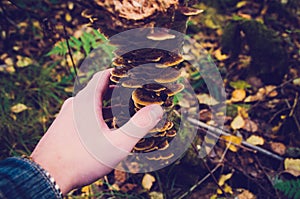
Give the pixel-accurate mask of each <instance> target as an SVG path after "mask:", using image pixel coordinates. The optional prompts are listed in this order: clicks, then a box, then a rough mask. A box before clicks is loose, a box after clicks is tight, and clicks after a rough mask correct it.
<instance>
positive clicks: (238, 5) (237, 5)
mask: <svg viewBox="0 0 300 199" xmlns="http://www.w3.org/2000/svg"><path fill="white" fill-rule="evenodd" d="M247 3H248V1H240V2H238V3H237V4H236V6H235V7H236V8H241V7H244V6H245V5H247Z"/></svg>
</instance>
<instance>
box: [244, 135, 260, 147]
mask: <svg viewBox="0 0 300 199" xmlns="http://www.w3.org/2000/svg"><path fill="white" fill-rule="evenodd" d="M246 142H248V143H250V144H252V145H263V144H264V143H265V140H264V139H263V138H262V137H260V136H257V135H251V136H250V137H249V138H248V139H247V140H246Z"/></svg>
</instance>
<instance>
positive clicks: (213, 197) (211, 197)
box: [209, 194, 218, 199]
mask: <svg viewBox="0 0 300 199" xmlns="http://www.w3.org/2000/svg"><path fill="white" fill-rule="evenodd" d="M217 198H218V195H217V194H214V195H212V196H210V198H209V199H217Z"/></svg>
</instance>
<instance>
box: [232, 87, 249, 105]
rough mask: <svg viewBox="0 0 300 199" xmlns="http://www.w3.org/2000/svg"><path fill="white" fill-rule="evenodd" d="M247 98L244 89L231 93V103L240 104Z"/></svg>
mask: <svg viewBox="0 0 300 199" xmlns="http://www.w3.org/2000/svg"><path fill="white" fill-rule="evenodd" d="M245 97H246V91H245V90H244V89H235V90H234V91H233V92H232V93H231V99H230V101H231V102H240V101H243V100H244V99H245Z"/></svg>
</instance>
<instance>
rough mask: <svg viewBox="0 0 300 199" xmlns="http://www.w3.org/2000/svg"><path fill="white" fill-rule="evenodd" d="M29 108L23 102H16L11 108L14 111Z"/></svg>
mask: <svg viewBox="0 0 300 199" xmlns="http://www.w3.org/2000/svg"><path fill="white" fill-rule="evenodd" d="M27 109H28V107H27V106H26V105H24V104H21V103H19V104H16V105H14V106H12V107H11V108H10V110H11V112H13V113H21V112H23V111H25V110H27Z"/></svg>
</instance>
